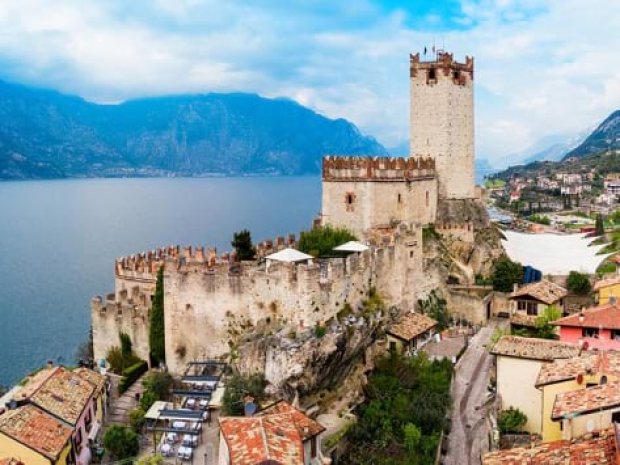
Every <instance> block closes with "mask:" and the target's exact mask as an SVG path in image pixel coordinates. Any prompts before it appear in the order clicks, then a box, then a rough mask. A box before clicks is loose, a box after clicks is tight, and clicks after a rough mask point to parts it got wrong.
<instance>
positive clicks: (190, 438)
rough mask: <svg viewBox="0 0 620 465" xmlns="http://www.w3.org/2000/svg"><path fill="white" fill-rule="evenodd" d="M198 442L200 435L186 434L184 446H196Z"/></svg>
mask: <svg viewBox="0 0 620 465" xmlns="http://www.w3.org/2000/svg"><path fill="white" fill-rule="evenodd" d="M197 443H198V437H197V436H194V435H193V434H186V435H184V436H183V445H184V446H190V447H191V446H194V445H196V444H197Z"/></svg>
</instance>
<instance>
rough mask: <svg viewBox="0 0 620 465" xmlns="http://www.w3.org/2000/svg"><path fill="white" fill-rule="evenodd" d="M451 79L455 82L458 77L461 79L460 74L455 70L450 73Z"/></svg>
mask: <svg viewBox="0 0 620 465" xmlns="http://www.w3.org/2000/svg"><path fill="white" fill-rule="evenodd" d="M452 77H453V78H454V80H455V81H458V80H459V77H461V74H460V73H459V71H458V70H456V69H455V70H454V71H452Z"/></svg>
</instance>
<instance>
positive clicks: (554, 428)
mask: <svg viewBox="0 0 620 465" xmlns="http://www.w3.org/2000/svg"><path fill="white" fill-rule="evenodd" d="M619 375H620V352H598V353H597V352H584V353H583V354H582V355H581V356H579V357H575V358H572V359H569V360H556V361H554V362H553V363H548V364H545V365H543V366H542V368H541V370H540V374H539V375H538V379H537V381H536V387H537V388H538V389H539V390H540V391H541V394H542V418H543V421H542V437H543V441H544V442H549V441H557V440H560V439H572V438H575V437H579V436H580V435H581V434H582V432H583V430H584V428H585V429H586V430H587V428H586V426H587V422H588V420H591V418H585V417H586V416H587V415H586V412H585V411H584V410H580V409H577V410H575V411H574V412H568V410H570V408H572V407H570V408H569V407H567V408H564V409H562V408H561V407H559V406H561V405H564V404H566V402H567V401H566V399H573V397H574V400H573V401H571V402H572V406H573V407H576V406H577V404H579V403H583V401H582V400H581V396H583V395H586V396H587V395H588V394H587V393H584V392H581V393H580V391H585V390H586V389H590V388H593V387H596V386H599V385H605V384H606V383H613V382H615V381H616V380H618V379H620V377H619ZM594 392H595V393H596V391H594ZM558 409H559V410H558ZM564 414H566V415H567V417H566V418H565V419H566V420H568V422H567V423H566V424H565V422H563V421H562V420H563V419H564ZM558 415H559V416H558ZM576 416H581V417H582V418H581V419H576V418H575V417H576ZM584 421H585V423H584ZM595 426H596V428H595V429H597V430H599V429H601V428H600V425H599V424H598V423H596V425H595ZM609 426H610V423H608V424H607V426H606V427H609Z"/></svg>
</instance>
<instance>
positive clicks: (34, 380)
mask: <svg viewBox="0 0 620 465" xmlns="http://www.w3.org/2000/svg"><path fill="white" fill-rule="evenodd" d="M95 391H96V386H95V385H94V384H91V382H90V381H88V380H87V379H85V378H84V375H83V374H82V375H80V374H77V373H75V372H72V371H70V370H68V369H66V368H64V367H61V366H59V367H54V368H46V369H44V370H41V371H39V372H38V373H36V374H35V375H33V376H31V377H30V378H28V379H27V381H26V384H25V385H24V386H23V388H22V389H20V390H19V391H18V392H17V393H16V395H15V397H14V400H15V401H17V402H18V403H29V404H32V405H34V406H36V407H38V408H40V409H41V410H43V411H45V412H47V413H48V414H50V415H52V416H54V417H55V418H56V419H58V420H60V421H61V422H62V423H64V424H65V425H67V426H69V427H70V428H71V429H72V431H73V432H72V436H71V443H72V447H71V453H72V455H73V456H72V460H73V462H74V463H76V465H87V464H89V463H90V460H91V449H90V442H91V441H92V439H93V438H94V435H96V434H97V433H98V432H99V426H98V422H97V421H96V406H95Z"/></svg>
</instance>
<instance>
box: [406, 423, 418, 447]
mask: <svg viewBox="0 0 620 465" xmlns="http://www.w3.org/2000/svg"><path fill="white" fill-rule="evenodd" d="M403 433H404V436H405V441H404V442H405V447H406V448H407V451H408V452H409V453H412V452H413V451H414V450H415V449H416V448H417V447H418V445H419V444H420V439H421V438H422V431H421V430H420V428H418V427H417V426H416V425H414V424H413V423H407V424H406V425H405V426H403Z"/></svg>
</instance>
